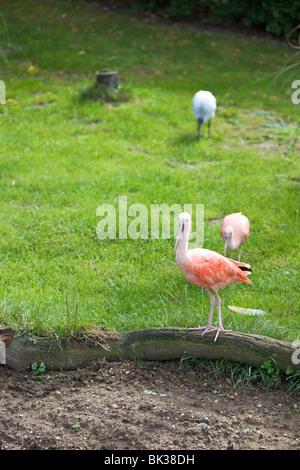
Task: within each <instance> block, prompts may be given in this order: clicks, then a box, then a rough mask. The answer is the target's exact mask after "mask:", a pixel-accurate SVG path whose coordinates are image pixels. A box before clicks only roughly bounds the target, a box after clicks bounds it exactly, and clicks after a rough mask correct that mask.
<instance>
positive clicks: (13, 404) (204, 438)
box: [0, 361, 300, 450]
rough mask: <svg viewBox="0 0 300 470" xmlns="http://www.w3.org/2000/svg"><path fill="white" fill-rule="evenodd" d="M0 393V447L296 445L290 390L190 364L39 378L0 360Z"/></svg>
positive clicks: (121, 365) (110, 367)
mask: <svg viewBox="0 0 300 470" xmlns="http://www.w3.org/2000/svg"><path fill="white" fill-rule="evenodd" d="M0 393H1V395H0V396H1V400H0V449H2V450H4V449H8V450H19V449H28V450H39V449H66V450H67V449H78V450H79V449H84V450H85V449H99V450H101V449H102V450H104V449H105V450H170V449H171V450H205V449H212V450H222V449H272V450H273V449H274V450H275V449H286V450H297V449H299V448H300V435H299V434H300V433H299V413H298V412H297V410H299V396H294V395H288V393H287V392H286V390H285V389H274V390H270V391H264V390H262V389H261V388H257V387H256V386H253V385H248V386H247V387H246V388H241V387H240V388H237V387H236V388H235V387H234V385H233V384H232V383H231V381H230V379H229V377H226V376H221V377H220V378H217V379H215V378H214V379H212V378H211V377H209V376H208V375H207V372H204V371H203V370H202V369H201V368H200V367H196V366H194V365H192V364H189V365H185V366H184V367H180V364H179V363H178V362H151V363H150V362H149V363H136V362H107V361H98V362H93V363H90V364H89V365H88V366H86V367H82V368H80V369H77V370H75V371H67V372H58V373H53V374H52V375H49V376H47V375H45V376H43V377H34V376H33V375H32V373H31V372H28V373H25V372H16V371H13V370H11V369H8V368H7V367H6V366H2V367H1V368H0Z"/></svg>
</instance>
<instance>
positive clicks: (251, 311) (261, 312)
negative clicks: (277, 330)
mask: <svg viewBox="0 0 300 470" xmlns="http://www.w3.org/2000/svg"><path fill="white" fill-rule="evenodd" d="M228 308H229V310H232V311H233V312H237V313H241V314H242V315H266V314H267V312H265V311H264V310H259V309H253V308H243V307H235V306H234V305H228Z"/></svg>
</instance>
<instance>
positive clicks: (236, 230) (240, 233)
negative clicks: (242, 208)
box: [220, 212, 250, 261]
mask: <svg viewBox="0 0 300 470" xmlns="http://www.w3.org/2000/svg"><path fill="white" fill-rule="evenodd" d="M220 232H221V236H222V238H223V240H224V241H225V246H224V253H223V254H224V256H225V255H226V250H227V248H228V249H229V250H230V256H231V258H232V252H233V251H234V250H236V249H237V248H239V253H238V261H240V260H241V248H242V245H243V244H244V243H245V241H246V240H247V238H248V237H249V233H250V223H249V220H248V219H247V217H246V216H245V215H243V214H242V212H236V213H234V214H230V215H226V217H224V219H223V222H222V225H221V230H220Z"/></svg>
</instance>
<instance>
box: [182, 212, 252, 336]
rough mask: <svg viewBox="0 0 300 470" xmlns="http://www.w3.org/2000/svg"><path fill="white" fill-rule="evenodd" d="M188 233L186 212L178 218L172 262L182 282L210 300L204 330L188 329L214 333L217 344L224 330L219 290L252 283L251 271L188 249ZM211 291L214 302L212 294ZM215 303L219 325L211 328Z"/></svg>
mask: <svg viewBox="0 0 300 470" xmlns="http://www.w3.org/2000/svg"><path fill="white" fill-rule="evenodd" d="M190 230H191V218H190V215H189V214H188V213H187V212H183V213H182V214H180V215H179V230H178V235H177V238H176V243H175V247H174V253H175V252H176V249H177V253H176V261H177V264H178V266H179V269H180V270H181V271H182V272H183V274H184V275H185V277H186V279H187V280H188V281H189V282H191V283H192V284H194V285H196V286H200V287H203V288H204V289H205V290H206V291H207V292H208V295H209V297H210V311H209V317H208V323H207V325H206V326H205V327H201V326H198V328H190V329H191V330H204V331H203V333H202V336H203V335H204V334H205V333H207V332H209V331H216V332H217V333H216V336H215V341H217V339H218V336H219V333H220V331H230V330H224V328H223V325H222V317H221V298H220V296H219V294H218V290H219V289H223V288H224V287H226V286H227V285H228V284H233V283H237V282H245V283H247V284H252V281H250V279H248V277H247V276H248V275H249V274H250V273H251V272H252V271H251V268H250V266H249V264H246V263H240V262H238V261H234V260H232V259H229V258H225V257H224V256H222V255H220V254H219V253H216V252H215V251H210V250H206V249H204V248H195V249H192V250H188V241H189V234H190ZM211 291H213V292H215V294H216V299H215V298H214V296H213V294H212V292H211ZM215 303H217V307H218V320H219V326H218V327H214V326H212V317H213V312H214V306H215Z"/></svg>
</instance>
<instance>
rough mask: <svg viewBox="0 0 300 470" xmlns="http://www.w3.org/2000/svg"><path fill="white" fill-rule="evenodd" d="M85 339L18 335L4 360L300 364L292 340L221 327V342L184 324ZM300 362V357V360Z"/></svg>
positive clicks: (59, 365) (70, 365)
mask: <svg viewBox="0 0 300 470" xmlns="http://www.w3.org/2000/svg"><path fill="white" fill-rule="evenodd" d="M107 333H108V334H109V335H108V337H107V338H105V337H104V336H103V334H102V338H100V339H99V337H98V339H97V340H96V341H92V342H87V341H84V342H82V341H62V342H61V343H58V342H57V341H55V340H54V339H49V338H35V339H34V340H32V339H31V340H29V339H28V338H25V337H22V336H15V337H14V338H13V340H12V341H11V342H10V343H9V345H8V346H7V350H6V364H7V366H8V367H10V368H12V369H15V370H24V369H25V368H27V367H31V365H32V364H33V363H34V362H37V363H41V362H43V363H44V364H45V366H46V369H48V370H61V369H62V370H72V369H76V368H78V367H80V366H82V365H84V364H86V363H88V362H90V361H93V360H98V359H101V358H105V359H106V360H108V361H122V360H132V359H135V360H137V359H138V360H143V361H171V360H180V359H181V358H182V357H189V356H191V357H198V358H209V359H228V360H231V361H235V362H240V363H244V364H249V365H253V366H260V365H262V364H263V363H264V362H265V361H266V360H268V359H270V358H272V360H273V361H274V364H275V365H276V367H277V368H278V369H280V370H281V371H285V370H286V369H287V367H288V366H290V367H291V368H292V369H293V370H297V369H300V364H297V363H295V362H298V361H293V357H294V356H293V354H294V355H295V347H293V344H292V343H288V342H285V341H280V340H277V339H274V338H269V337H266V336H260V335H254V334H246V333H238V332H226V333H225V332H222V333H220V335H219V338H218V340H217V342H216V343H215V342H214V337H215V333H213V332H212V333H207V334H206V335H204V336H201V333H202V332H201V331H197V330H194V331H191V330H188V329H185V328H149V329H143V330H134V331H127V332H122V333H117V334H111V332H107ZM299 362H300V361H299Z"/></svg>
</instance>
